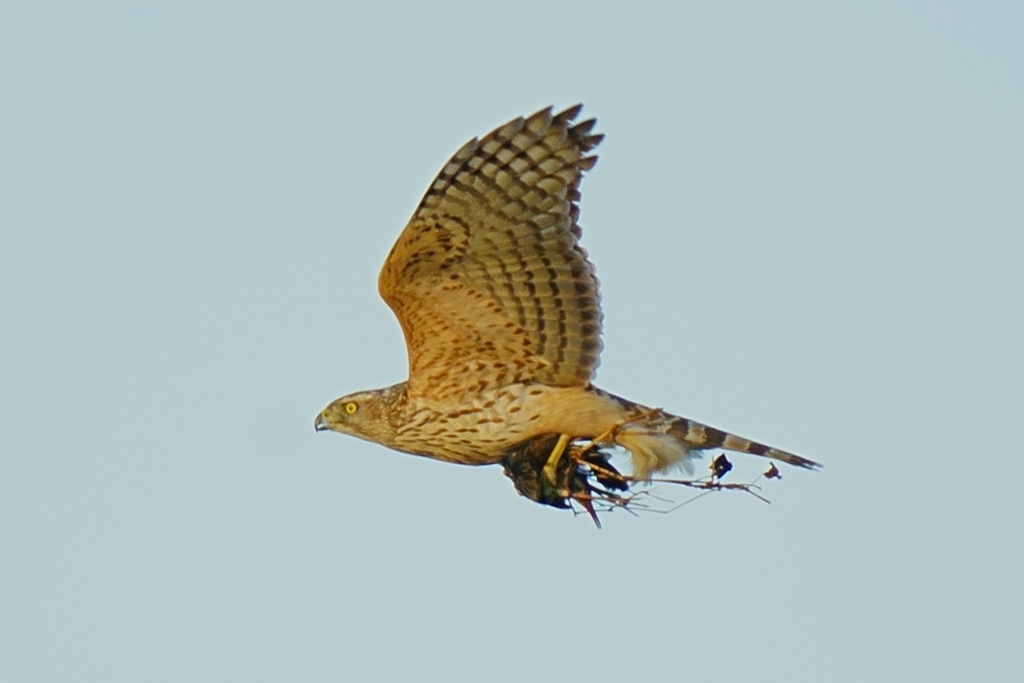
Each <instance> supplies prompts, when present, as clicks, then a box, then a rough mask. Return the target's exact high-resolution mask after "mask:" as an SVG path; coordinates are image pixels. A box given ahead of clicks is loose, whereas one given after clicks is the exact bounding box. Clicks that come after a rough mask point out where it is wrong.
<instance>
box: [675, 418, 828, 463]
mask: <svg viewBox="0 0 1024 683" xmlns="http://www.w3.org/2000/svg"><path fill="white" fill-rule="evenodd" d="M668 433H669V435H671V436H674V437H676V438H677V439H680V440H682V441H683V442H684V443H686V445H687V446H689V447H690V448H691V449H693V450H704V449H706V448H724V449H725V450H727V451H736V452H737V453H750V454H752V455H760V456H763V457H765V458H771V459H772V460H780V461H782V462H784V463H786V464H788V465H793V466H795V467H803V468H805V469H808V470H816V469H818V468H819V467H821V465H819V464H818V463H816V462H814V461H813V460H808V459H807V458H802V457H800V456H799V455H794V454H792V453H788V452H786V451H781V450H779V449H778V448H772V447H771V446H765V445H764V444H763V443H758V442H756V441H750V440H749V439H744V438H743V437H741V436H736V435H735V434H730V433H728V432H723V431H722V430H720V429H715V428H714V427H708V426H707V425H704V424H701V423H700V422H695V421H693V420H688V419H687V418H685V417H674V416H673V419H672V424H671V426H670V427H669V430H668Z"/></svg>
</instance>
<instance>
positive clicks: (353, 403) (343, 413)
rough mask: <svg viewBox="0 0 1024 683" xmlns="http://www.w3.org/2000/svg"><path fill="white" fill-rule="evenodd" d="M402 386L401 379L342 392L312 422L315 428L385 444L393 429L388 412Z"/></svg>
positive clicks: (403, 385) (399, 393)
mask: <svg viewBox="0 0 1024 683" xmlns="http://www.w3.org/2000/svg"><path fill="white" fill-rule="evenodd" d="M404 388H405V384H404V383H403V384H396V385H395V386H391V387H387V388H385V389H374V390H372V391H359V392H356V393H354V394H349V395H348V396H342V397H341V398H339V399H337V400H335V401H332V402H331V404H330V405H328V406H327V407H326V408H324V409H323V411H321V412H320V414H319V415H317V416H316V421H315V422H313V426H314V427H315V428H316V430H317V431H318V432H322V431H325V430H330V431H332V432H341V433H342V434H349V435H350V436H357V437H359V438H360V439H366V440H367V441H373V442H376V443H384V444H387V443H388V442H389V441H390V437H391V436H392V434H393V433H394V427H393V426H392V425H391V422H390V420H388V415H389V414H390V413H391V410H392V407H393V406H394V404H395V401H396V400H397V399H398V397H399V396H400V395H401V392H402V390H403V389H404Z"/></svg>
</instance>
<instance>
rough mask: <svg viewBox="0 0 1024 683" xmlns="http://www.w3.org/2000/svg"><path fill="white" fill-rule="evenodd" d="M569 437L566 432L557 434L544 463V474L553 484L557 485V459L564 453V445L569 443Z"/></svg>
mask: <svg viewBox="0 0 1024 683" xmlns="http://www.w3.org/2000/svg"><path fill="white" fill-rule="evenodd" d="M570 438H571V437H570V436H569V435H568V434H562V435H561V436H559V437H558V443H556V444H555V447H554V448H553V449H552V450H551V455H549V456H548V461H547V462H546V463H544V476H545V477H547V479H548V481H549V482H551V483H552V484H553V485H555V486H558V481H557V477H558V461H559V460H560V459H561V458H562V454H563V453H565V447H566V446H568V445H569V441H570Z"/></svg>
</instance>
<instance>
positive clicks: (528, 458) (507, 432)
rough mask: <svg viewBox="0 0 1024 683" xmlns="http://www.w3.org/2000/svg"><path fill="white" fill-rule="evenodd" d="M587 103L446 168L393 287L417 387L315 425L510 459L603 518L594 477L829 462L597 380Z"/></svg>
mask: <svg viewBox="0 0 1024 683" xmlns="http://www.w3.org/2000/svg"><path fill="white" fill-rule="evenodd" d="M581 108H582V107H581V106H580V105H577V106H574V107H571V108H569V109H566V110H565V111H562V112H560V113H558V114H554V113H552V109H551V108H550V107H549V108H547V109H543V110H541V111H539V112H537V113H535V114H533V115H532V116H529V117H526V118H522V117H520V118H517V119H514V120H512V121H510V122H509V123H507V124H505V125H503V126H501V127H500V128H497V129H496V130H494V131H492V132H491V133H489V134H487V135H485V136H484V137H482V138H479V139H477V138H474V139H472V140H470V141H469V142H467V143H466V144H465V145H464V146H463V147H462V148H461V149H460V150H459V151H458V152H456V153H455V156H453V157H452V158H451V160H450V161H449V162H448V163H447V164H445V166H444V168H443V169H441V172H440V174H439V175H438V176H437V178H436V179H435V180H434V182H433V183H432V184H431V185H430V187H429V188H428V189H427V192H426V195H425V196H424V197H423V200H422V201H421V202H420V204H419V206H418V207H417V209H416V211H415V212H414V213H413V216H412V218H411V219H410V221H409V223H408V225H406V226H405V229H404V230H403V231H402V234H401V235H400V236H399V238H398V241H397V242H396V243H395V245H394V247H393V248H392V249H391V253H390V254H389V255H388V257H387V260H386V261H385V263H384V267H383V269H382V270H381V272H380V277H379V280H378V288H379V290H380V294H381V296H382V297H383V298H384V301H386V302H387V304H388V306H390V307H391V309H392V310H393V311H394V313H395V315H396V316H397V317H398V321H399V323H400V324H401V326H402V331H403V333H404V335H405V342H406V347H407V349H408V355H409V379H408V380H407V381H405V382H401V383H399V384H395V385H393V386H390V387H385V388H383V389H373V390H369V391H359V392H356V393H352V394H349V395H347V396H343V397H341V398H339V399H337V400H335V401H333V402H332V403H331V404H330V405H328V406H327V407H326V408H325V409H324V410H323V411H322V412H321V413H320V414H319V415H318V416H317V418H316V422H315V426H316V429H317V430H332V431H336V432H341V433H343V434H349V435H352V436H356V437H359V438H361V439H366V440H368V441H373V442H375V443H379V444H383V445H384V446H387V447H389V448H393V449H395V450H398V451H402V452H405V453H411V454H414V455H421V456H426V457H428V458H435V459H437V460H444V461H447V462H452V463H459V464H462V465H489V464H497V463H502V464H504V465H505V468H506V473H507V474H508V475H509V476H510V477H512V479H513V481H514V483H515V484H516V487H517V489H518V490H519V491H520V492H521V493H523V494H524V495H527V496H529V497H531V498H533V499H534V500H537V501H538V502H542V503H547V504H553V505H557V506H559V507H566V505H565V502H566V501H567V500H569V499H575V500H577V501H579V502H582V503H583V505H584V506H585V507H587V509H588V510H590V509H591V507H590V504H589V503H590V501H591V500H592V499H594V498H595V497H596V496H595V487H592V486H590V484H588V483H586V481H585V480H586V479H588V478H591V479H592V478H593V477H596V478H597V480H598V481H600V482H601V483H603V484H604V485H605V487H606V488H609V489H611V490H615V489H618V490H623V489H626V488H628V486H629V483H631V482H643V481H648V480H650V478H651V477H652V476H654V475H659V474H663V473H665V472H667V471H669V470H671V469H672V468H674V467H676V466H682V467H683V468H687V467H688V466H689V460H690V459H691V458H693V457H694V456H695V455H699V453H700V452H701V451H704V450H707V449H712V448H721V449H724V450H728V451H737V452H741V453H752V454H754V455H759V456H764V457H766V458H772V459H774V460H779V461H782V462H785V463H788V464H790V465H795V466H797V467H803V468H808V469H814V468H816V467H818V465H817V463H815V462H813V461H811V460H807V459H806V458H802V457H800V456H798V455H794V454H792V453H787V452H786V451H782V450H779V449H776V448H771V447H769V446H766V445H764V444H761V443H758V442H756V441H750V440H748V439H745V438H742V437H739V436H736V435H734V434H730V433H728V432H724V431H722V430H719V429H715V428H714V427H710V426H708V425H704V424H701V423H699V422H696V421H694V420H690V419H687V418H684V417H678V416H675V415H672V414H669V413H667V412H665V411H663V410H660V409H652V408H648V407H645V406H643V405H640V404H637V403H634V402H632V401H629V400H626V399H624V398H620V397H618V396H615V395H614V394H611V393H609V392H607V391H604V390H602V389H599V388H598V387H596V386H594V385H593V384H592V383H591V380H592V379H593V377H594V372H595V370H596V368H597V365H598V362H599V355H600V352H601V348H602V343H601V319H602V314H601V306H600V300H599V295H598V281H597V277H596V276H595V274H594V267H593V265H592V264H591V263H590V261H589V260H588V258H587V252H586V251H585V250H584V249H583V247H581V246H580V244H579V239H580V235H581V231H580V226H579V223H578V219H579V213H580V209H579V200H580V190H579V187H580V180H581V179H582V176H583V174H584V173H585V172H587V171H589V170H590V169H591V168H593V166H594V164H595V163H596V162H597V157H596V156H594V155H593V154H591V153H590V152H592V150H593V149H594V148H595V147H597V145H598V143H600V142H601V139H602V138H603V137H604V136H603V135H599V134H594V133H593V132H592V131H593V128H594V124H595V120H594V119H588V120H585V121H582V122H580V123H575V119H576V117H577V115H578V114H579V112H580V109H581ZM613 446H619V447H621V448H623V449H625V450H626V451H628V452H629V455H630V456H631V464H632V476H629V477H626V476H624V475H621V474H619V472H618V471H617V470H616V469H615V468H613V467H612V466H611V464H610V463H609V462H608V461H607V459H606V458H603V457H601V455H600V454H601V452H602V450H601V449H604V448H610V447H613ZM772 470H774V471H776V472H777V470H775V468H774V467H773V468H772ZM585 471H589V474H588V475H587V476H586V477H584V475H583V472H585ZM770 471H771V470H770Z"/></svg>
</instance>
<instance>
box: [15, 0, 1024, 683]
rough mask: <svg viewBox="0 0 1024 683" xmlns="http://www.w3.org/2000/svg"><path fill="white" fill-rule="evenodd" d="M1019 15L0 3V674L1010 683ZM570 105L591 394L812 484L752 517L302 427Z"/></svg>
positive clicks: (749, 504)
mask: <svg viewBox="0 0 1024 683" xmlns="http://www.w3.org/2000/svg"><path fill="white" fill-rule="evenodd" d="M1022 7H1024V6H1022V5H1021V4H1020V3H1017V2H1005V3H997V2H929V3H924V2H922V3H897V2H858V3H817V2H804V3H795V2H782V3H735V2H707V3H700V4H692V3H684V2H678V3H668V2H665V3H651V2H628V3H627V2H622V3H600V2H589V3H588V2H532V1H525V2H515V3H484V2H462V3H458V2H431V3H386V2H381V3H377V4H374V5H370V4H362V5H357V4H352V3H343V2H342V3H250V2H244V3H243V2H234V3H216V2H175V3H163V5H162V6H161V5H160V4H156V3H137V4H132V3H114V2H96V3H59V2H32V3H25V2H6V3H4V4H3V7H2V9H0V679H2V680H4V681H19V682H20V681H104V682H113V681H298V680H301V681H338V680H353V681H354V680H366V681H378V680H380V681H385V680H391V681H398V680H406V681H411V680H437V681H441V680H445V681H449V680H451V681H498V682H503V681H521V680H536V681H566V680H593V681H621V680H630V681H670V680H684V679H686V680H700V681H737V680H749V681H786V682H787V683H792V682H798V681H815V682H818V681H864V680H876V681H907V680H929V681H964V680H985V681H1009V680H1019V678H1018V677H1019V676H1020V672H1021V670H1022V667H1024V656H1022V654H1021V639H1022V637H1024V616H1022V613H1024V590H1022V576H1024V552H1022V540H1024V505H1022V502H1021V488H1022V486H1024V446H1022V443H1024V442H1022V439H1021V433H1022V416H1024V388H1022V387H1024V361H1022V349H1024V316H1022V311H1024V269H1022V263H1021V261H1022V255H1024V39H1022V35H1024V9H1022ZM576 102H584V103H585V105H586V109H585V112H584V113H585V114H586V115H589V116H597V117H598V120H599V126H598V128H599V130H600V131H601V132H604V133H606V134H607V136H608V137H607V139H606V140H605V142H604V144H603V145H602V146H601V147H600V150H599V151H600V155H601V161H600V163H599V164H598V165H597V167H596V168H595V170H594V171H593V172H592V173H591V174H590V175H589V176H588V177H587V179H586V180H585V181H584V184H583V215H582V220H581V223H582V225H583V227H584V241H583V243H584V245H585V246H586V247H587V248H588V249H589V251H590V254H591V257H592V259H593V260H594V262H595V263H596V265H597V270H598V275H599V276H600V278H601V281H602V288H603V289H602V293H603V300H604V310H605V321H606V326H605V329H606V335H605V345H606V350H605V353H604V355H603V364H602V367H601V369H600V371H599V374H598V383H599V384H600V385H601V386H603V387H605V388H607V389H609V390H611V391H614V392H616V393H619V394H621V395H623V396H626V397H629V398H632V399H634V400H638V401H642V402H645V403H647V404H650V405H662V406H665V407H666V408H667V409H669V410H672V411H673V412H677V413H679V414H682V415H686V416H688V417H693V418H696V419H699V420H702V421H706V422H708V423H709V424H712V425H715V426H717V427H721V428H724V429H728V430H730V431H734V432H736V433H739V434H742V435H744V436H749V437H751V438H755V439H758V440H762V441H765V442H767V443H770V444H772V445H776V446H778V447H781V448H785V449H788V450H792V451H794V452H796V453H800V454H802V455H805V456H808V457H811V458H813V459H815V460H818V461H821V462H822V463H824V465H825V467H824V469H823V470H822V471H821V472H818V473H810V472H804V471H795V470H793V469H791V468H787V469H785V470H784V472H783V474H784V476H785V479H784V480H783V481H781V482H770V483H769V485H768V486H767V488H766V489H765V494H766V495H767V496H768V497H770V498H771V499H772V504H771V505H765V504H763V503H760V502H758V501H757V500H755V499H754V498H752V497H749V496H744V495H741V494H732V495H730V494H720V495H715V496H709V497H706V498H704V499H702V500H700V501H698V502H695V503H694V504H691V505H689V506H687V507H684V508H682V509H680V510H678V511H677V512H674V513H672V514H669V515H655V514H648V515H642V516H640V517H638V518H634V517H631V516H629V515H627V514H621V513H616V514H612V515H609V516H606V517H605V520H604V521H605V528H604V530H603V531H597V530H595V529H594V528H593V526H592V525H591V523H590V521H589V520H588V519H587V518H586V517H578V518H574V517H573V516H572V515H571V514H569V513H567V512H561V511H557V510H554V509H550V508H544V507H541V506H538V505H535V504H533V503H531V502H529V501H527V500H526V499H523V498H520V497H518V496H517V495H516V494H515V492H514V491H513V489H512V485H511V483H510V482H509V481H508V480H507V479H506V478H505V477H504V476H503V475H502V472H501V470H500V469H499V468H478V469H472V468H463V467H457V466H453V465H448V464H444V463H438V462H432V461H429V460H426V459H420V458H414V457H410V456H405V455H401V454H397V453H394V452H390V451H387V450H385V449H384V448H381V447H378V446H375V445H372V444H368V443H364V442H360V441H357V440H355V439H350V438H346V437H343V436H340V435H336V434H316V433H314V431H313V418H314V417H315V415H316V414H317V412H318V411H319V410H320V409H321V408H322V407H323V406H324V405H326V404H327V403H328V402H329V401H330V400H332V399H333V398H335V397H337V396H339V395H341V394H344V393H348V392H350V391H353V390H356V389H363V388H371V387H377V386H383V385H387V384H391V383H393V382H396V381H399V380H401V379H403V378H404V377H405V374H404V373H405V369H406V359H405V352H404V347H403V342H402V338H401V333H400V330H399V328H398V325H397V323H396V322H395V320H394V319H393V317H392V315H391V312H390V311H389V310H388V309H387V307H386V306H385V305H384V303H383V302H382V301H381V300H380V299H379V298H378V296H377V293H376V277H377V271H378V269H379V267H380V264H381V262H382V261H383V258H384V256H385V255H386V253H387V251H388V249H389V248H390V247H391V244H392V243H393V242H394V240H395V238H396V237H397V236H398V233H399V232H400V230H401V228H402V227H403V225H404V224H405V221H406V220H407V218H408V217H409V215H410V213H411V211H412V210H413V208H414V207H415V206H416V204H417V203H418V201H419V199H420V196H421V195H422V193H423V191H424V190H425V189H426V187H427V185H428V184H429V182H430V181H431V180H432V179H433V177H434V175H435V174H436V173H437V171H438V170H439V169H440V167H441V166H442V164H443V163H444V162H445V161H446V160H447V159H448V157H449V156H450V155H451V154H452V153H453V152H454V151H455V150H456V149H457V148H458V147H459V146H460V145H462V144H463V143H464V142H465V141H466V140H467V139H469V138H470V137H472V136H474V135H479V134H483V133H486V132H487V131H489V130H491V129H492V128H494V127H496V126H498V125H500V124H502V123H504V122H505V121H507V120H509V119H511V118H513V117H515V116H517V115H520V114H529V113H531V112H533V111H535V110H536V109H539V108H541V107H543V106H547V105H549V104H554V105H555V106H557V107H564V106H568V105H571V104H574V103H576ZM751 460H756V459H753V458H741V457H737V458H734V461H735V462H737V467H738V470H739V471H738V473H737V474H736V475H735V477H736V478H735V479H734V480H736V481H743V480H749V479H750V478H752V477H753V476H756V474H757V473H758V472H760V471H761V470H763V468H764V465H765V463H764V462H763V461H761V460H757V461H756V462H751ZM659 491H660V492H661V493H664V494H666V495H669V496H671V497H672V498H673V499H675V500H682V499H684V498H685V497H686V496H685V493H684V492H682V491H674V490H669V489H664V488H662V489H659Z"/></svg>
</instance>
